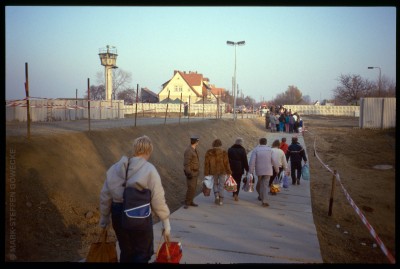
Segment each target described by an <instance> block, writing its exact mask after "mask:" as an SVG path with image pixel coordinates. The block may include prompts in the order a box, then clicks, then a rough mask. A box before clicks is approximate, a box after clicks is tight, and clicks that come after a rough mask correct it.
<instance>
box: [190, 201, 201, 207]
mask: <svg viewBox="0 0 400 269" xmlns="http://www.w3.org/2000/svg"><path fill="white" fill-rule="evenodd" d="M190 206H194V207H197V206H199V205H198V204H195V203H193V202H191V203H190Z"/></svg>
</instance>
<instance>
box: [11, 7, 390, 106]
mask: <svg viewBox="0 0 400 269" xmlns="http://www.w3.org/2000/svg"><path fill="white" fill-rule="evenodd" d="M5 15H6V16H5V30H6V35H5V37H6V40H5V41H6V99H7V100H9V99H22V98H24V97H25V89H24V82H25V62H27V63H28V65H29V83H30V96H34V97H43V98H59V97H75V90H76V89H78V97H83V95H84V94H85V91H86V89H87V79H88V78H90V82H91V84H95V85H97V81H96V80H97V79H96V73H97V72H104V67H103V66H101V65H100V60H99V56H98V53H99V49H100V48H103V47H105V46H106V45H112V46H115V47H116V48H117V50H118V58H117V66H118V67H119V68H121V69H122V70H124V71H127V72H130V73H131V74H132V79H133V80H132V84H131V86H132V88H135V89H136V84H139V87H147V88H149V89H150V90H152V91H154V92H155V93H159V92H160V90H161V85H162V84H163V83H164V82H166V81H168V80H169V79H171V77H172V75H173V72H174V70H180V71H197V72H198V73H202V74H203V75H204V76H205V77H208V78H209V79H210V83H212V84H215V85H216V86H217V87H221V88H226V89H228V90H231V88H232V85H231V84H232V83H231V81H232V76H233V73H234V59H235V50H234V47H233V46H228V45H227V44H226V41H227V40H230V41H234V42H237V41H242V40H245V41H246V45H245V46H240V47H237V48H236V57H237V83H238V84H239V89H241V90H242V92H243V94H244V95H245V96H247V95H250V96H251V97H252V98H254V99H255V100H256V101H261V100H271V99H273V98H274V97H276V95H277V94H280V93H282V92H284V91H286V90H287V88H288V86H289V85H294V86H297V87H298V88H299V89H300V91H301V92H302V93H303V95H309V96H310V97H311V100H312V101H315V100H318V99H320V98H321V99H329V98H332V90H333V89H334V88H336V86H337V85H338V81H337V78H338V77H339V76H340V75H341V74H358V75H361V76H362V77H363V78H367V79H369V80H371V81H375V80H377V79H378V76H379V70H378V69H373V70H369V69H367V67H368V66H379V67H380V68H381V70H382V76H383V75H384V76H386V77H388V78H389V79H392V80H393V81H395V80H396V8H395V7H254V6H253V7H243V6H241V7H216V6H215V7H177V6H176V7H172V6H171V7H139V6H136V7H133V6H132V7H112V6H105V7H101V6H97V7H83V6H80V7H72V6H70V7H62V6H52V7H50V6H49V7H40V6H33V7H23V6H7V7H6V8H5Z"/></svg>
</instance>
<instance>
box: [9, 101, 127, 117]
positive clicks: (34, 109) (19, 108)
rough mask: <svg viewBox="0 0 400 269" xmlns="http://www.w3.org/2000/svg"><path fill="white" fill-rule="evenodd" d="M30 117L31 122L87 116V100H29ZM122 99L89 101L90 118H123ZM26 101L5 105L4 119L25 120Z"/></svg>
mask: <svg viewBox="0 0 400 269" xmlns="http://www.w3.org/2000/svg"><path fill="white" fill-rule="evenodd" d="M29 106H30V117H31V121H32V122H48V121H69V120H82V119H87V118H88V101H86V100H62V99H45V100H43V99H42V100H30V101H29ZM123 108H124V101H123V100H113V106H112V107H111V106H110V101H90V119H93V120H97V119H118V118H124V116H125V115H124V109H123ZM26 120H27V115H26V101H25V100H18V101H13V102H11V103H10V104H8V105H7V106H6V121H22V122H26Z"/></svg>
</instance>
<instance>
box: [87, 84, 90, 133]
mask: <svg viewBox="0 0 400 269" xmlns="http://www.w3.org/2000/svg"><path fill="white" fill-rule="evenodd" d="M87 90H88V91H87V92H88V97H87V98H88V123H89V132H90V79H89V78H88V79H87Z"/></svg>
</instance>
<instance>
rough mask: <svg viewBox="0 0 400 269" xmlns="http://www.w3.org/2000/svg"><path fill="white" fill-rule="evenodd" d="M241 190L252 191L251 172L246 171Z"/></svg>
mask: <svg viewBox="0 0 400 269" xmlns="http://www.w3.org/2000/svg"><path fill="white" fill-rule="evenodd" d="M242 190H243V191H245V192H253V191H254V177H253V174H251V173H248V174H247V177H246V183H245V184H243V187H242Z"/></svg>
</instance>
